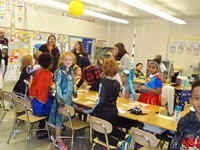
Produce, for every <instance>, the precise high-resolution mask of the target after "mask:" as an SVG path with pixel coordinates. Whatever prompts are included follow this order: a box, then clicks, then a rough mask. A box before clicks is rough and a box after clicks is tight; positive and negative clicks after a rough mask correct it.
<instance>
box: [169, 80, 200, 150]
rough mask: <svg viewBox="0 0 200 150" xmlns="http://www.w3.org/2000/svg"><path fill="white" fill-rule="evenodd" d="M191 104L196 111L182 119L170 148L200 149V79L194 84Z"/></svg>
mask: <svg viewBox="0 0 200 150" xmlns="http://www.w3.org/2000/svg"><path fill="white" fill-rule="evenodd" d="M190 104H192V106H193V107H194V109H195V111H190V112H189V113H187V114H186V115H185V116H184V117H182V118H181V119H180V121H179V123H178V126H177V132H176V135H175V137H174V138H173V139H172V141H171V144H170V150H178V149H180V150H199V149H200V80H198V81H195V82H194V83H193V84H192V89H191V98H190Z"/></svg>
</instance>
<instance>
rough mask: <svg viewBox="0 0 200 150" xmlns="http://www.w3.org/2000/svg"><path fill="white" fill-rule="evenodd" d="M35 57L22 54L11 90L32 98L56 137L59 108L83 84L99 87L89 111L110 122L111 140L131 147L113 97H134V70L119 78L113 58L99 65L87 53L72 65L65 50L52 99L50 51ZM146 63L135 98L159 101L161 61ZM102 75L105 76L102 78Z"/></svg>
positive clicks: (61, 144)
mask: <svg viewBox="0 0 200 150" xmlns="http://www.w3.org/2000/svg"><path fill="white" fill-rule="evenodd" d="M35 59H36V61H35V62H36V63H34V61H33V58H32V56H30V55H27V56H25V57H24V58H23V60H22V64H21V68H20V70H21V75H20V79H19V81H18V82H17V83H16V85H15V87H14V89H13V92H14V93H15V94H16V95H17V96H18V97H19V98H22V99H26V100H30V101H31V102H32V105H33V114H34V115H36V116H44V115H46V116H48V123H49V125H50V126H52V127H54V128H55V135H56V137H59V135H60V133H61V131H62V129H63V128H64V127H63V125H62V122H63V121H65V120H67V118H66V117H64V116H62V115H61V114H59V111H58V109H59V108H61V107H65V104H68V105H72V96H76V95H77V93H76V89H78V88H80V87H81V86H82V88H86V89H87V90H88V89H90V90H94V91H99V98H98V100H97V102H96V104H95V106H94V108H93V109H92V111H91V113H90V115H96V116H97V117H100V118H102V119H105V120H107V121H109V122H110V123H111V124H112V126H113V132H112V133H111V134H110V135H109V142H110V144H111V145H114V146H118V147H119V149H121V150H127V149H129V148H130V144H131V143H130V142H131V136H129V135H128V134H126V133H124V132H122V131H121V130H119V129H118V128H117V124H116V123H117V118H118V110H117V107H116V100H117V97H118V96H119V95H122V96H123V97H125V98H129V99H135V98H134V96H135V89H134V86H133V85H132V84H133V83H132V80H133V70H124V71H123V72H122V74H121V79H119V78H117V77H116V76H117V75H118V76H119V74H118V64H117V62H116V61H115V60H114V58H108V59H106V60H103V59H101V60H98V64H99V66H98V67H97V66H95V65H93V64H91V62H90V60H89V58H88V57H85V56H83V57H81V58H80V60H79V65H75V66H74V65H73V64H75V63H76V59H75V56H74V54H73V53H72V52H64V53H62V54H61V56H60V58H59V64H58V69H57V70H56V72H55V73H54V82H55V89H56V94H55V98H54V100H53V102H52V95H51V90H50V89H51V86H52V84H53V74H52V73H51V72H50V71H49V69H51V67H52V57H51V55H50V54H49V53H42V54H39V55H38V57H37V58H35ZM37 63H38V64H37ZM148 67H149V73H150V76H149V77H148V78H146V79H145V81H146V84H145V85H143V86H140V87H139V88H138V91H139V92H140V96H139V99H138V101H139V102H144V103H149V104H153V105H161V92H162V79H161V75H160V74H159V71H160V61H159V60H158V59H157V58H155V59H154V60H152V61H151V62H150V63H149V66H148ZM102 76H103V77H104V78H103V79H102ZM84 81H87V83H86V84H85V83H84ZM84 84H85V85H84ZM29 87H30V88H29ZM122 87H124V88H122ZM199 87H200V82H199V83H196V84H194V86H193V88H192V98H191V103H192V104H194V108H195V110H196V112H195V114H192V115H193V116H194V119H195V118H196V119H197V120H196V122H197V123H199V120H200V118H199V115H200V113H199V110H200V102H199V101H200V100H199V99H200V98H199V97H200V95H199V91H200V90H198V88H199ZM121 88H122V89H123V90H121ZM195 92H196V93H195ZM180 124H181V122H180ZM39 127H40V128H42V127H44V123H42V122H41V123H40V126H39ZM186 128H187V125H186ZM195 129H198V128H195ZM195 131H196V130H195ZM192 133H193V132H192ZM98 137H99V139H100V140H102V141H105V138H104V136H103V135H101V134H99V135H98ZM113 137H114V138H113ZM176 137H177V138H176V140H177V141H180V139H182V137H183V133H180V135H178V136H176ZM180 137H181V138H180ZM198 140H199V139H198V138H197V141H198ZM177 141H175V142H174V143H173V146H174V147H177V146H180V144H177V143H176V142H177ZM57 146H58V147H59V148H60V149H62V150H66V149H68V147H67V145H66V144H65V143H64V142H63V140H62V139H58V143H57Z"/></svg>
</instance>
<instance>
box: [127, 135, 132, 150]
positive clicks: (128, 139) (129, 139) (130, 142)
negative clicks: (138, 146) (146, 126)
mask: <svg viewBox="0 0 200 150" xmlns="http://www.w3.org/2000/svg"><path fill="white" fill-rule="evenodd" d="M126 142H128V144H129V148H130V150H131V148H132V145H133V141H132V136H131V135H129V136H128V138H127V139H126Z"/></svg>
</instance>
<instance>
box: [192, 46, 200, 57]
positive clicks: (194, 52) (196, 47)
mask: <svg viewBox="0 0 200 150" xmlns="http://www.w3.org/2000/svg"><path fill="white" fill-rule="evenodd" d="M193 55H194V56H199V44H197V43H196V44H195V45H194V48H193Z"/></svg>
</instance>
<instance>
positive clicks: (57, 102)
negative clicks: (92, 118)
mask: <svg viewBox="0 0 200 150" xmlns="http://www.w3.org/2000/svg"><path fill="white" fill-rule="evenodd" d="M74 63H75V56H74V54H73V53H72V52H64V53H62V54H61V56H60V60H59V68H58V69H57V70H56V72H55V74H54V76H55V87H56V96H55V99H54V101H53V104H52V108H51V113H50V116H49V120H48V123H49V125H50V126H52V127H54V128H55V129H56V137H58V140H57V142H58V143H56V146H57V147H58V148H59V149H61V150H67V149H68V147H67V145H66V144H65V143H64V142H63V140H62V139H60V138H59V136H60V132H61V130H62V129H63V128H64V127H63V125H62V122H63V121H66V120H67V119H68V118H66V117H64V116H63V115H61V114H59V112H58V109H59V108H61V107H65V104H68V105H72V94H73V93H74V92H75V90H74V75H73V70H72V64H74Z"/></svg>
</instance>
